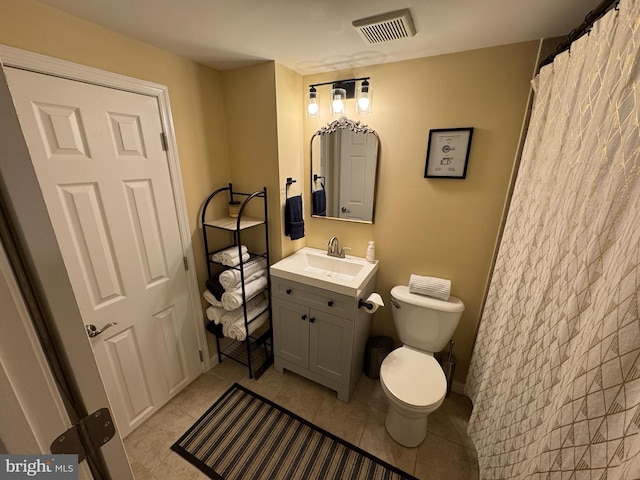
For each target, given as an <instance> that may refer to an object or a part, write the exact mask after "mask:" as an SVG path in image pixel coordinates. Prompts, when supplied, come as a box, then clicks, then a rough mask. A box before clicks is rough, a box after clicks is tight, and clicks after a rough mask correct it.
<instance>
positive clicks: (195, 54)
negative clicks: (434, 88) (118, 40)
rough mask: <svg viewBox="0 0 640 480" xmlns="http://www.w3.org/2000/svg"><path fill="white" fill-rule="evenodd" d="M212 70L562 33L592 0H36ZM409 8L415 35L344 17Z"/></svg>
mask: <svg viewBox="0 0 640 480" xmlns="http://www.w3.org/2000/svg"><path fill="white" fill-rule="evenodd" d="M41 1H42V2H43V3H46V4H49V5H51V6H54V7H57V8H60V9H62V10H64V11H67V12H69V13H71V14H73V15H76V16H79V17H82V18H85V19H87V20H89V21H91V22H94V23H97V24H99V25H102V26H104V27H107V28H109V29H112V30H115V31H118V32H121V33H123V34H125V35H129V36H131V37H134V38H137V39H139V40H142V41H144V42H147V43H149V44H152V45H155V46H157V47H159V48H162V49H165V50H168V51H171V52H174V53H176V54H179V55H182V56H184V57H187V58H190V59H192V60H194V61H197V62H200V63H203V64H205V65H209V66H211V67H213V68H215V69H217V70H227V69H230V68H236V67H241V66H245V65H250V64H252V63H259V62H262V61H265V60H275V61H277V62H278V63H280V64H282V65H284V66H286V67H289V68H290V69H292V70H294V71H296V72H298V73H300V74H302V75H306V74H311V73H319V72H325V71H332V70H342V69H348V68H353V67H362V66H366V65H375V64H381V63H387V62H393V61H398V60H407V59H411V58H420V57H429V56H433V55H440V54H445V53H452V52H458V51H464V50H473V49H477V48H483V47H490V46H496V45H505V44H509V43H516V42H521V41H527V40H534V39H539V38H549V37H555V36H560V35H566V34H567V33H569V32H570V31H571V30H572V29H573V28H575V27H577V26H578V25H579V24H580V23H581V22H582V21H583V20H584V17H585V16H586V14H587V13H588V12H589V11H590V10H592V9H593V8H595V7H596V6H597V5H598V3H600V0H41ZM402 8H409V9H410V11H411V14H412V17H413V20H414V24H415V27H416V30H417V32H418V33H417V34H416V35H415V36H414V37H411V38H406V39H401V40H396V41H393V42H389V43H385V44H379V45H368V44H366V43H365V42H364V41H363V40H362V38H361V37H360V36H359V35H358V33H357V32H356V30H355V29H354V28H353V27H352V25H351V22H353V21H354V20H357V19H360V18H363V17H369V16H372V15H377V14H380V13H385V12H388V11H391V10H399V9H402Z"/></svg>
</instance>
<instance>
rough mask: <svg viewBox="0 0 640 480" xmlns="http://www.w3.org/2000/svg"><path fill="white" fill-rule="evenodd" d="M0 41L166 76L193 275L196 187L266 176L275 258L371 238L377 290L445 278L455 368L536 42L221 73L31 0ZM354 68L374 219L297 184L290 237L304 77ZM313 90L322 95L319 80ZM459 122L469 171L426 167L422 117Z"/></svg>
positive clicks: (17, 6)
mask: <svg viewBox="0 0 640 480" xmlns="http://www.w3.org/2000/svg"><path fill="white" fill-rule="evenodd" d="M0 43H3V44H6V45H10V46H13V47H17V48H22V49H25V50H29V51H33V52H37V53H41V54H45V55H50V56H52V57H56V58H61V59H65V60H69V61H72V62H76V63H80V64H84V65H89V66H92V67H96V68H100V69H104V70H108V71H111V72H116V73H120V74H123V75H127V76H131V77H135V78H140V79H143V80H149V81H152V82H156V83H160V84H163V85H166V86H168V88H169V95H170V100H171V107H172V114H173V120H174V125H175V130H176V137H177V142H178V150H179V155H180V164H181V169H182V176H183V182H184V187H185V195H186V201H187V209H188V213H189V222H190V227H191V231H192V237H193V240H194V252H195V255H196V263H197V265H196V268H197V271H198V278H199V280H200V283H201V284H202V283H203V282H204V279H205V272H204V269H205V265H204V262H200V261H199V259H201V258H203V251H202V240H201V233H200V229H199V213H200V207H201V205H202V202H203V200H204V198H205V197H206V196H207V195H208V194H209V193H210V192H211V191H212V190H213V189H215V188H218V187H220V186H223V185H225V184H226V183H228V182H230V181H233V182H234V185H235V186H236V187H237V188H240V189H249V190H254V189H257V188H260V187H261V186H263V185H266V186H267V188H268V190H269V204H270V209H269V215H270V219H271V225H270V237H271V247H272V249H271V250H272V259H273V260H277V259H279V258H282V257H283V256H286V255H288V254H289V253H291V252H293V251H294V250H297V249H298V248H300V247H302V246H303V245H309V246H313V247H318V248H323V247H324V245H325V244H326V242H327V240H328V239H329V238H330V237H331V236H333V235H337V236H338V237H339V238H340V240H341V243H342V245H344V246H349V247H351V248H352V250H351V253H352V254H354V255H360V256H364V254H365V250H366V244H367V241H369V240H375V242H376V250H377V255H378V259H379V260H380V271H379V275H378V282H377V289H378V291H380V292H381V293H382V294H383V296H384V297H385V299H387V300H388V298H389V290H390V289H391V287H393V286H394V285H397V284H406V283H407V282H408V279H409V275H410V274H411V273H417V274H422V275H431V276H437V277H444V278H449V279H451V280H452V282H453V288H452V293H453V294H454V295H456V296H459V297H460V298H462V300H463V301H464V302H465V304H466V306H467V310H466V312H465V314H464V316H463V318H462V321H461V324H460V326H459V328H458V330H457V331H456V333H455V335H454V338H455V340H456V349H455V350H456V354H457V356H458V362H459V363H458V369H457V372H456V378H457V379H458V380H460V381H463V380H464V378H465V376H466V371H467V367H468V363H469V359H470V354H471V350H472V346H473V340H474V336H475V332H476V328H477V323H478V319H479V317H480V307H481V302H482V297H483V293H484V289H485V284H486V281H487V276H488V271H489V266H490V263H491V256H492V252H493V249H494V244H495V241H496V235H497V232H498V228H499V222H500V218H501V214H502V210H503V204H504V199H505V196H506V192H507V189H508V185H509V178H510V174H511V169H512V166H513V161H514V154H515V151H516V145H517V141H518V136H519V132H520V128H521V124H522V119H523V116H524V111H525V107H526V99H527V94H528V91H529V80H530V78H531V76H532V72H533V69H534V63H535V59H536V52H537V42H529V43H523V44H517V45H509V46H504V47H497V48H490V49H482V50H476V51H471V52H463V53H458V54H453V55H444V56H439V57H431V58H424V59H419V60H411V61H405V62H398V63H392V64H384V65H377V66H372V67H366V68H359V69H354V70H352V71H347V72H333V73H329V74H322V75H314V76H308V77H304V78H302V77H300V76H299V75H297V74H296V73H294V72H291V71H290V70H288V69H286V68H284V67H282V66H280V65H278V64H275V63H274V62H266V63H264V64H260V65H255V66H252V67H247V68H243V69H237V70H232V71H227V72H224V73H221V72H216V71H214V70H211V69H209V68H206V67H204V66H201V65H198V64H196V63H194V62H191V61H188V60H186V59H184V58H181V57H179V56H176V55H172V54H170V53H168V52H166V51H163V50H160V49H157V48H154V47H151V46H149V45H147V44H144V43H141V42H138V41H136V40H133V39H131V38H129V37H126V36H123V35H120V34H117V33H115V32H113V31H110V30H107V29H104V28H102V27H100V26H97V25H95V24H92V23H90V22H86V21H84V20H81V19H79V18H77V17H73V16H70V15H67V14H65V13H63V12H61V11H59V10H56V9H53V8H50V7H48V6H46V5H43V4H40V3H38V2H37V1H35V0H3V1H2V3H1V4H0ZM360 76H370V77H371V84H372V86H373V87H374V92H375V97H374V113H373V115H371V116H368V117H362V118H360V120H362V121H363V123H366V124H369V125H370V126H371V127H373V128H375V129H376V131H377V132H378V134H379V136H380V140H381V162H380V167H379V181H378V195H377V204H376V218H375V224H373V225H363V224H351V223H347V222H340V221H332V220H320V219H315V218H310V217H309V208H310V202H309V197H308V194H306V196H305V197H304V198H305V210H306V218H305V223H306V237H305V238H304V239H303V240H298V241H291V240H290V239H289V238H288V237H285V236H284V235H283V227H282V217H283V204H284V192H285V179H286V177H289V176H290V177H294V178H296V180H297V183H296V184H294V185H293V186H292V187H291V190H290V192H291V194H297V193H300V192H307V191H308V189H309V181H308V178H307V177H308V175H309V171H310V170H309V153H308V141H309V139H310V138H311V135H312V134H313V132H314V131H315V130H317V129H318V128H320V127H321V126H322V125H324V124H325V123H326V122H328V121H329V120H330V119H329V118H328V117H326V116H325V117H324V118H321V119H318V120H306V119H305V120H304V121H303V108H304V106H303V98H304V93H305V92H306V87H307V85H308V84H309V83H317V82H322V81H329V80H334V79H339V78H350V77H360ZM319 93H320V95H321V96H322V97H323V98H324V101H325V102H326V99H327V97H328V94H329V87H321V88H320V89H319ZM349 107H350V108H353V104H351V105H349ZM349 116H350V117H351V118H354V119H356V120H358V118H356V116H355V114H353V113H352V114H349ZM460 126H473V127H474V128H475V131H474V138H473V143H472V149H471V157H470V160H469V168H468V173H467V179H466V180H441V179H425V178H423V172H424V162H425V155H426V145H427V138H428V134H429V129H431V128H449V127H460ZM303 158H304V162H303V161H302V159H303ZM374 333H375V334H384V335H391V336H394V337H395V330H394V328H393V322H392V318H391V310H390V308H389V307H385V308H384V309H382V310H380V311H378V312H377V313H376V315H375V318H374ZM210 345H211V343H210Z"/></svg>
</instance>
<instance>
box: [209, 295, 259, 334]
mask: <svg viewBox="0 0 640 480" xmlns="http://www.w3.org/2000/svg"><path fill="white" fill-rule="evenodd" d="M267 305H269V302H268V301H267V300H266V299H265V298H264V295H256V296H255V297H254V298H252V299H251V300H249V301H248V302H247V318H248V319H249V320H251V319H252V318H254V317H256V316H257V315H258V314H259V313H260V312H261V311H262V310H264V309H265V308H267ZM237 320H242V321H243V322H244V308H242V306H240V307H238V308H236V309H235V310H230V311H228V312H227V311H226V313H224V314H223V315H222V316H221V317H220V323H221V324H222V325H223V333H224V326H225V325H229V324H231V323H234V322H235V321H237Z"/></svg>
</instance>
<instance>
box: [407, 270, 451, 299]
mask: <svg viewBox="0 0 640 480" xmlns="http://www.w3.org/2000/svg"><path fill="white" fill-rule="evenodd" d="M409 293H417V294H419V295H427V296H429V297H435V298H439V299H441V300H449V296H450V295H451V280H446V279H444V278H437V277H424V276H422V275H414V274H411V277H410V278H409Z"/></svg>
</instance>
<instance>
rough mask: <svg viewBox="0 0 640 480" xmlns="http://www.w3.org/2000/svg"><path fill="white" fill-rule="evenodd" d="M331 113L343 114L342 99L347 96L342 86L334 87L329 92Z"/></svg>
mask: <svg viewBox="0 0 640 480" xmlns="http://www.w3.org/2000/svg"><path fill="white" fill-rule="evenodd" d="M331 98H332V99H333V100H332V101H331V114H332V115H344V99H345V98H347V91H346V90H345V89H344V88H334V89H333V90H332V92H331Z"/></svg>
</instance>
